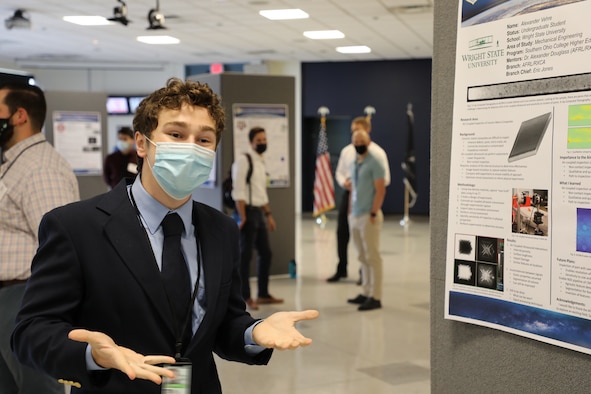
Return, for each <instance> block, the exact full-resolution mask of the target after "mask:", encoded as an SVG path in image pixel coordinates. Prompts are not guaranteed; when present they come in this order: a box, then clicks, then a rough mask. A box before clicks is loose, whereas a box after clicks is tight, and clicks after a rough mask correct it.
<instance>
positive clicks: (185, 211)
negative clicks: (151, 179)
mask: <svg viewBox="0 0 591 394" xmlns="http://www.w3.org/2000/svg"><path fill="white" fill-rule="evenodd" d="M131 192H132V193H133V198H134V200H135V203H136V205H137V209H138V210H139V211H140V214H141V216H142V219H143V220H144V222H145V223H146V227H147V230H148V231H149V232H150V234H154V233H155V232H156V230H158V227H159V226H160V223H162V220H163V219H164V217H165V216H166V215H167V214H168V213H169V212H176V213H178V214H179V216H180V217H181V219H182V220H183V226H184V228H185V234H189V228H190V226H191V223H192V213H193V200H192V199H189V201H187V202H186V203H184V204H183V205H181V206H180V207H178V208H177V209H175V210H172V211H171V210H170V209H168V208H167V207H165V206H164V205H162V204H161V203H160V202H159V201H158V200H156V199H155V198H154V197H152V196H151V195H150V194H149V193H148V192H147V191H146V189H144V185H142V182H141V174H140V176H137V177H136V178H135V181H134V182H133V185H131Z"/></svg>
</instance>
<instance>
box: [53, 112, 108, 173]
mask: <svg viewBox="0 0 591 394" xmlns="http://www.w3.org/2000/svg"><path fill="white" fill-rule="evenodd" d="M52 118H53V144H54V146H55V149H56V150H57V151H58V152H59V154H61V155H62V156H63V157H64V158H65V159H66V160H67V161H68V163H70V165H71V166H72V168H73V169H74V172H75V173H76V175H97V174H98V175H100V174H102V171H103V162H102V144H103V142H102V135H101V114H100V113H99V112H86V111H54V112H53V116H52Z"/></svg>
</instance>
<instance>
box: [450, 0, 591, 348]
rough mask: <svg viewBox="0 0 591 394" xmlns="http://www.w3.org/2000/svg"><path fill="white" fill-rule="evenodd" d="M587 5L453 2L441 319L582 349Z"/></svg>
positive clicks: (584, 1)
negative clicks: (455, 15)
mask: <svg viewBox="0 0 591 394" xmlns="http://www.w3.org/2000/svg"><path fill="white" fill-rule="evenodd" d="M589 15H591V1H589V0H579V1H577V0H574V1H572V0H569V1H564V0H562V1H560V0H547V1H543V0H536V1H518V0H506V1H476V0H464V1H461V2H460V7H459V15H458V34H457V58H456V67H455V73H456V74H455V75H456V76H455V86H454V89H455V93H454V115H453V130H452V152H451V164H450V166H451V167H450V188H449V190H450V192H449V193H450V195H449V217H448V234H447V254H446V292H445V294H446V299H445V318H447V319H453V320H458V321H462V322H467V323H473V324H478V325H482V326H486V327H490V328H495V329H499V330H503V331H507V332H511V333H513V334H517V335H521V336H525V337H529V338H532V339H536V340H539V341H543V342H546V343H551V344H554V345H558V346H562V347H565V348H569V349H572V350H577V351H580V352H584V353H587V354H591V24H590V23H589Z"/></svg>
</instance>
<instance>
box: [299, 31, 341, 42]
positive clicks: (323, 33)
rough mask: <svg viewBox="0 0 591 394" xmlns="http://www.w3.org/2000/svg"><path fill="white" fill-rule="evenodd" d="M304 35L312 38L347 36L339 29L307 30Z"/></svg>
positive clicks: (324, 38) (330, 38)
mask: <svg viewBox="0 0 591 394" xmlns="http://www.w3.org/2000/svg"><path fill="white" fill-rule="evenodd" d="M304 36H306V37H308V38H310V39H312V40H334V39H338V38H345V35H344V34H343V32H341V31H339V30H313V31H305V32H304Z"/></svg>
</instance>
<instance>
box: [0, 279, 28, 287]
mask: <svg viewBox="0 0 591 394" xmlns="http://www.w3.org/2000/svg"><path fill="white" fill-rule="evenodd" d="M25 283H27V280H26V279H13V280H0V289H1V288H3V287H8V286H14V285H22V284H25Z"/></svg>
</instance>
